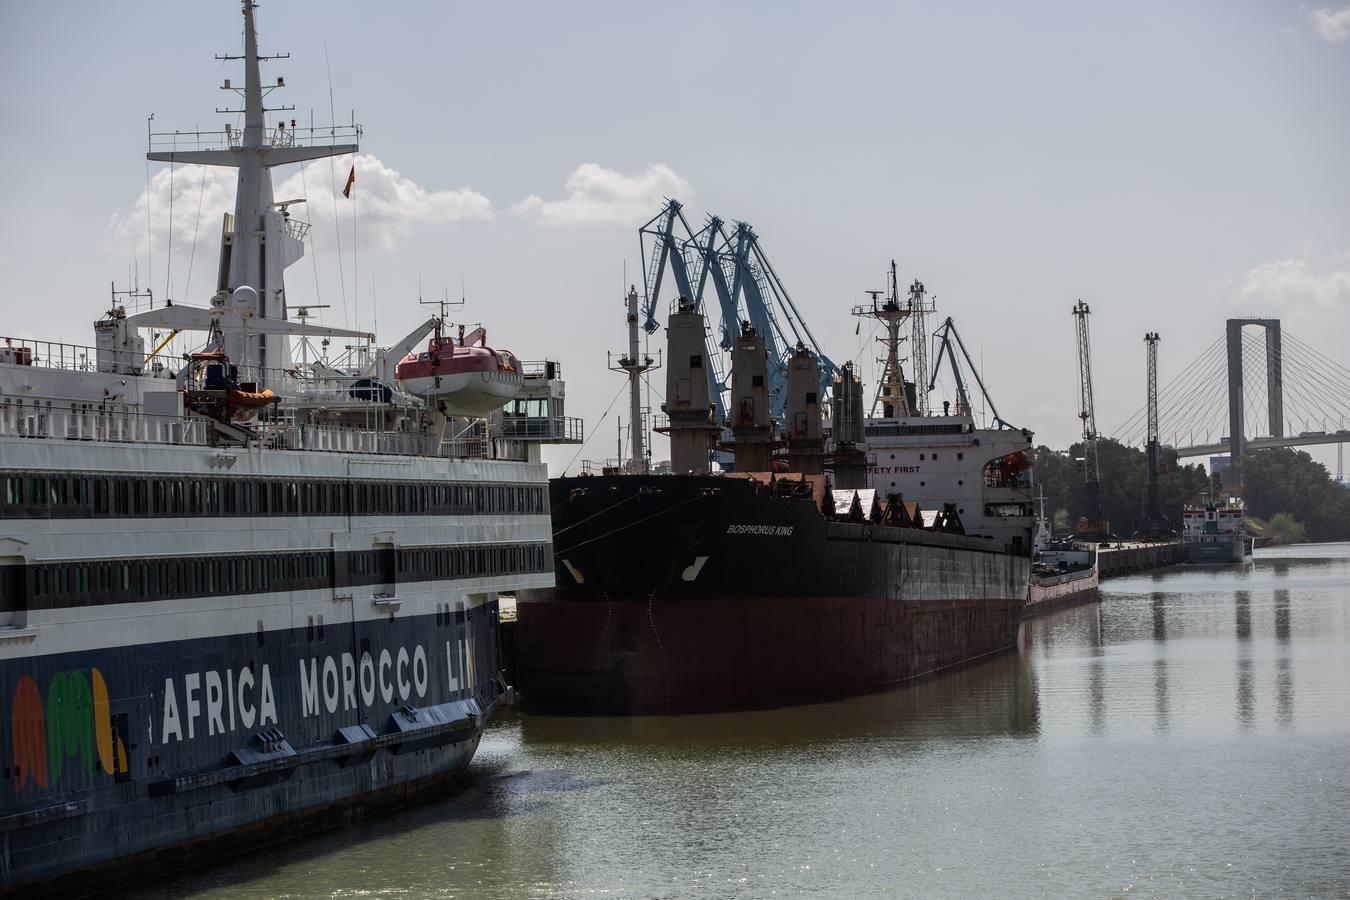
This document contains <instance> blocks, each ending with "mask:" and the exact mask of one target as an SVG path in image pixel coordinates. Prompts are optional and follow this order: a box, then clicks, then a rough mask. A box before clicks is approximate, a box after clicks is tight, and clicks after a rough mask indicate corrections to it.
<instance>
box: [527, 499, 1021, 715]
mask: <svg viewBox="0 0 1350 900" xmlns="http://www.w3.org/2000/svg"><path fill="white" fill-rule="evenodd" d="M576 490H581V491H584V492H585V494H584V495H577V494H575V493H574V491H576ZM550 491H551V495H552V496H551V504H552V508H553V510H554V515H553V519H554V534H555V537H554V541H555V554H556V557H557V559H558V567H557V571H556V575H555V580H556V583H557V585H558V586H557V587H556V588H555V589H554V590H552V591H541V592H527V593H525V594H523V595H522V596H521V597H520V603H519V606H518V616H519V624H518V647H519V663H518V666H519V669H518V672H519V675H518V680H519V687H520V690H521V699H522V702H523V703H524V704H525V706H526V707H527V708H528V709H531V710H536V711H541V712H557V713H576V714H663V713H683V712H700V711H713V710H731V709H751V708H762V707H771V706H779V705H785V704H789V703H794V702H807V701H811V700H816V699H826V698H831V697H840V696H847V695H851V694H859V693H865V692H869V691H876V690H882V689H884V688H887V687H891V686H894V685H897V684H901V683H903V682H905V681H907V680H910V679H914V678H919V677H922V676H926V675H930V674H932V673H935V672H939V671H941V670H943V669H946V668H949V667H952V666H956V665H960V664H962V663H967V662H971V661H973V660H977V659H980V658H982V657H985V656H988V655H991V654H994V653H998V652H1001V651H1005V650H1009V649H1012V648H1014V647H1015V645H1016V639H1017V626H1018V622H1019V621H1020V618H1021V614H1022V607H1023V605H1024V604H1025V601H1026V596H1027V583H1028V577H1029V572H1030V560H1029V559H1027V558H1025V557H1022V556H1018V555H1013V554H1009V553H1005V552H1003V551H1002V550H1001V549H1000V548H998V547H997V546H996V545H995V543H994V542H992V541H985V540H979V539H975V538H969V537H958V536H951V535H939V534H932V533H928V532H922V531H917V530H912V529H901V528H893V527H888V526H880V525H873V524H867V523H858V524H850V523H842V522H832V521H827V520H826V519H824V518H822V516H821V515H820V513H819V512H818V511H817V510H816V509H815V507H814V505H813V504H812V503H811V502H810V501H809V500H805V501H803V500H785V499H783V498H778V497H765V496H759V495H756V493H755V492H754V491H753V490H751V489H750V487H749V485H748V484H746V483H745V482H744V481H742V480H739V479H730V478H715V477H699V476H651V477H642V476H618V477H613V478H591V479H585V478H582V479H558V480H555V481H554V482H552V483H551V485H550Z"/></svg>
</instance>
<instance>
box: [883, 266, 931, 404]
mask: <svg viewBox="0 0 1350 900" xmlns="http://www.w3.org/2000/svg"><path fill="white" fill-rule="evenodd" d="M899 294H900V290H899V282H898V281H897V280H896V276H895V260H891V296H893V297H895V296H899ZM933 311H934V305H933V300H932V299H930V298H929V297H928V292H927V290H926V289H925V288H924V286H923V282H922V281H919V280H918V279H917V278H916V279H914V283H913V284H911V285H910V286H909V321H910V333H909V334H910V336H909V354H910V368H911V369H913V370H914V412H915V414H916V415H920V416H926V415H928V314H929V313H930V312H933Z"/></svg>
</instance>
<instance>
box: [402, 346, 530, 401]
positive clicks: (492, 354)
mask: <svg viewBox="0 0 1350 900" xmlns="http://www.w3.org/2000/svg"><path fill="white" fill-rule="evenodd" d="M394 377H396V378H397V379H398V381H399V384H400V385H402V387H403V389H404V390H405V391H407V392H408V393H410V394H413V395H414V396H417V397H422V398H424V399H427V400H435V401H438V402H439V403H441V404H443V405H444V408H445V411H446V412H447V413H449V414H450V415H454V416H485V415H487V414H488V413H490V412H492V411H493V410H494V409H498V408H500V407H502V406H505V405H506V404H507V403H509V402H510V401H511V400H512V399H514V398H515V396H516V394H517V393H519V391H520V386H521V384H522V382H523V376H522V375H521V371H520V362H519V360H517V359H516V357H515V354H513V353H511V352H510V351H509V350H494V349H492V348H491V347H489V346H488V345H487V332H486V331H484V330H483V329H482V328H476V329H474V330H473V331H472V332H470V333H469V335H468V336H467V337H465V336H464V334H463V331H462V330H461V332H460V337H459V340H458V341H456V340H455V339H454V338H450V337H445V336H443V335H441V334H440V333H439V331H438V333H437V334H435V335H433V336H432V338H431V340H430V341H428V342H427V348H426V349H425V350H423V351H422V352H421V353H409V354H408V355H407V356H405V357H403V359H402V360H401V361H400V362H399V364H398V366H397V367H396V368H395V369H394Z"/></svg>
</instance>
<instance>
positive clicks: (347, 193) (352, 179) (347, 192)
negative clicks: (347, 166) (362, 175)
mask: <svg viewBox="0 0 1350 900" xmlns="http://www.w3.org/2000/svg"><path fill="white" fill-rule="evenodd" d="M354 184H356V166H352V171H351V174H350V175H348V176H347V186H346V187H345V188H343V189H342V196H344V197H346V198H347V199H348V200H350V199H351V196H352V185H354Z"/></svg>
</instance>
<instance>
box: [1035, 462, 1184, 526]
mask: <svg viewBox="0 0 1350 900" xmlns="http://www.w3.org/2000/svg"><path fill="white" fill-rule="evenodd" d="M1082 457H1083V445H1082V444H1081V443H1079V444H1074V445H1072V446H1071V447H1069V449H1068V451H1067V452H1064V451H1057V450H1051V449H1050V448H1049V447H1046V446H1044V445H1042V446H1040V447H1037V448H1036V449H1035V450H1034V451H1032V464H1033V466H1034V468H1035V476H1036V484H1037V490H1038V491H1040V490H1044V491H1045V508H1046V512H1047V513H1049V514H1051V515H1055V514H1057V513H1059V511H1060V510H1063V511H1064V512H1065V513H1067V516H1068V522H1069V528H1073V527H1074V526H1075V525H1076V524H1077V523H1078V519H1079V518H1080V517H1081V516H1085V515H1087V511H1088V509H1087V505H1088V504H1087V485H1086V483H1085V482H1084V480H1083V467H1082V463H1081V462H1079V460H1081V459H1082ZM1158 468H1159V476H1158V502H1159V504H1160V505H1161V506H1162V513H1163V515H1164V516H1166V518H1167V521H1168V522H1169V523H1171V525H1172V528H1173V530H1175V531H1177V532H1180V531H1181V509H1182V507H1183V506H1185V505H1186V504H1187V503H1195V502H1196V501H1198V500H1199V499H1200V495H1201V494H1203V493H1205V492H1206V491H1209V490H1210V481H1209V475H1208V474H1206V472H1205V469H1204V466H1201V465H1199V464H1196V465H1189V466H1186V465H1181V464H1180V462H1179V460H1178V459H1177V454H1176V452H1175V451H1174V450H1170V449H1168V448H1163V451H1162V453H1161V455H1160V459H1159V466H1158ZM1097 469H1098V472H1099V473H1100V475H1101V482H1102V506H1103V509H1104V510H1105V512H1106V520H1107V521H1108V522H1110V523H1111V530H1112V531H1113V532H1115V533H1116V534H1118V535H1121V536H1125V535H1129V534H1132V533H1133V532H1134V531H1135V529H1136V528H1137V527H1138V526H1139V522H1140V519H1141V518H1142V517H1143V514H1144V510H1145V503H1146V501H1147V498H1148V493H1147V490H1148V459H1147V457H1146V456H1145V455H1144V451H1143V450H1139V449H1136V448H1134V447H1128V446H1126V445H1125V444H1121V443H1119V442H1117V441H1113V440H1111V439H1110V438H1102V439H1100V440H1098V441H1097Z"/></svg>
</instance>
